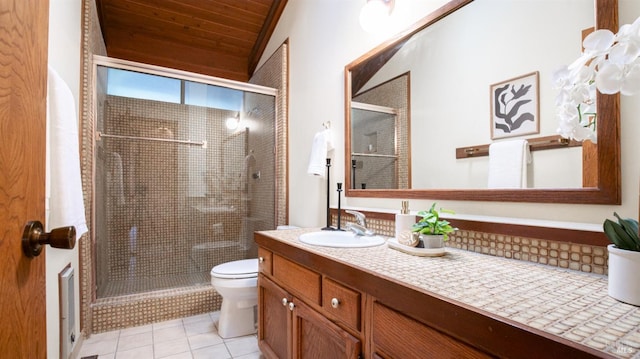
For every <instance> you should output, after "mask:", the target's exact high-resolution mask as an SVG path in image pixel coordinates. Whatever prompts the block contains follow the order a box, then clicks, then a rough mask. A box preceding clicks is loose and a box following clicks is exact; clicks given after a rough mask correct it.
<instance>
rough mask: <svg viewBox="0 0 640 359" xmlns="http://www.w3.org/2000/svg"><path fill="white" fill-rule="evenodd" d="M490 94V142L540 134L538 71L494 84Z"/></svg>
mask: <svg viewBox="0 0 640 359" xmlns="http://www.w3.org/2000/svg"><path fill="white" fill-rule="evenodd" d="M489 90H490V93H491V139H494V140H495V139H500V138H506V137H515V136H524V135H529V134H535V133H540V119H539V111H540V101H539V94H538V92H539V75H538V71H535V72H531V73H528V74H525V75H522V76H518V77H514V78H512V79H509V80H506V81H502V82H498V83H495V84H493V85H491V86H490V89H489Z"/></svg>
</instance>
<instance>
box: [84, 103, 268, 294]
mask: <svg viewBox="0 0 640 359" xmlns="http://www.w3.org/2000/svg"><path fill="white" fill-rule="evenodd" d="M247 97H250V98H251V99H250V100H247V101H246V103H248V104H250V105H251V106H254V107H253V108H258V107H259V108H260V111H259V112H260V113H259V114H258V113H257V112H258V110H255V111H254V114H253V115H252V116H253V117H252V122H253V123H252V124H251V128H252V130H251V131H250V130H249V128H246V129H245V128H241V129H239V130H237V131H236V132H233V133H230V131H229V130H227V129H226V127H225V125H224V121H225V119H226V118H227V117H231V116H234V115H235V112H232V111H225V110H217V109H211V108H206V107H199V106H187V105H179V104H172V103H166V102H158V101H149V100H140V99H132V98H126V97H118V96H107V98H106V102H105V103H104V106H103V108H104V111H105V115H104V124H102V123H100V122H99V123H98V130H99V131H101V132H102V133H104V134H108V135H119V136H130V137H137V138H142V139H136V138H113V137H105V136H102V137H101V138H100V140H99V141H98V146H97V161H96V180H98V179H103V180H101V181H99V182H98V181H97V182H96V184H98V183H100V184H101V185H102V186H96V196H98V197H100V198H102V199H103V201H102V203H103V204H105V205H104V206H100V207H97V208H96V211H97V212H96V232H97V235H96V243H97V259H96V260H97V264H98V273H97V277H98V283H102V285H99V286H98V292H97V296H98V298H104V297H112V296H117V295H123V294H134V293H140V292H145V291H150V290H157V289H166V288H173V287H181V286H190V285H203V284H208V283H209V271H210V270H211V268H212V267H213V266H215V265H217V264H220V263H224V262H228V261H232V260H237V259H244V258H248V257H253V256H255V248H253V246H252V245H251V244H252V243H253V240H252V233H253V231H254V230H261V229H271V228H274V223H273V210H272V208H273V170H272V168H273V155H271V156H269V154H270V152H267V151H264V149H263V148H260V147H267V148H271V147H272V146H273V135H271V136H269V133H271V134H272V133H273V131H272V130H271V131H270V130H269V129H270V128H272V127H273V126H272V125H271V124H270V122H272V121H273V120H272V119H273V118H274V114H273V99H272V98H271V97H270V96H266V95H247ZM261 97H267V99H266V100H264V99H263V100H260V98H261ZM260 102H263V103H262V104H261V103H260ZM269 104H270V105H271V106H269ZM257 126H261V127H263V128H262V129H257V130H256V127H257ZM254 132H255V135H253V133H254ZM260 133H266V134H265V135H264V136H262V137H260V136H259V134H260ZM252 137H258V138H256V139H253V140H250V139H251V138H252ZM146 138H153V139H165V140H167V141H150V140H144V139H146ZM188 138H192V139H193V140H192V144H184V143H175V142H169V141H173V140H181V139H188ZM269 139H271V140H270V141H269ZM200 141H207V144H208V145H207V146H206V148H204V147H203V146H201V145H199V144H198V143H199V142H200ZM249 143H251V145H249ZM254 152H256V154H255V155H256V156H258V158H257V159H256V158H255V157H251V161H248V160H247V159H246V158H247V157H248V156H249V155H251V156H253V153H254ZM258 154H265V155H263V156H259V155H258ZM245 166H248V167H247V169H248V172H249V173H245V172H244V170H245ZM258 172H260V173H261V176H260V178H253V177H252V175H253V174H255V173H258ZM101 192H102V193H101ZM252 209H255V210H256V212H261V213H254V212H252ZM249 215H250V216H251V218H247V217H249ZM102 226H104V228H101V227H102ZM243 229H244V230H243ZM103 276H106V278H103Z"/></svg>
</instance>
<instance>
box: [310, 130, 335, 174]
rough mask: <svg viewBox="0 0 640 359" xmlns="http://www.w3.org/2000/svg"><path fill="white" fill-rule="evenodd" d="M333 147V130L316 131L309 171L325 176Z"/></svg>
mask: <svg viewBox="0 0 640 359" xmlns="http://www.w3.org/2000/svg"><path fill="white" fill-rule="evenodd" d="M332 149H333V142H332V140H331V130H330V129H326V130H323V131H320V132H318V133H316V135H315V136H314V137H313V143H312V144H311V155H310V156H309V167H308V168H307V173H308V174H310V175H312V176H320V177H324V176H325V173H326V167H327V157H328V155H329V151H331V150H332Z"/></svg>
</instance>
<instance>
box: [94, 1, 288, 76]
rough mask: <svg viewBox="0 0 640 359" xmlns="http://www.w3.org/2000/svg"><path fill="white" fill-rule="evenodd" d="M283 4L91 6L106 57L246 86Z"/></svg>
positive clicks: (126, 3)
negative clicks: (93, 9) (99, 26)
mask: <svg viewBox="0 0 640 359" xmlns="http://www.w3.org/2000/svg"><path fill="white" fill-rule="evenodd" d="M286 3H287V0H96V4H97V7H98V17H99V19H100V25H101V27H102V35H103V37H104V41H105V43H106V46H107V55H108V56H109V57H114V58H119V59H124V60H130V61H136V62H142V63H146V64H152V65H158V66H164V67H170V68H175V69H180V70H185V71H191V72H196V73H201V74H206V75H211V76H216V77H222V78H226V79H231V80H237V81H248V79H249V78H250V77H251V75H252V74H253V72H254V71H255V69H256V66H257V64H258V61H259V60H260V57H261V56H262V54H263V52H264V49H265V47H266V45H267V42H268V41H269V38H270V37H271V34H272V33H273V30H274V28H275V25H276V23H277V22H278V19H279V18H280V15H281V14H282V11H283V10H284V7H285V5H286Z"/></svg>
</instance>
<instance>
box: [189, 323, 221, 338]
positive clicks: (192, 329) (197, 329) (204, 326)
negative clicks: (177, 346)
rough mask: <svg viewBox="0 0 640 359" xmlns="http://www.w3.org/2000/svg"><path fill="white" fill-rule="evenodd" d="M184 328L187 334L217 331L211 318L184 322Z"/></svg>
mask: <svg viewBox="0 0 640 359" xmlns="http://www.w3.org/2000/svg"><path fill="white" fill-rule="evenodd" d="M184 330H185V332H186V333H187V336H192V335H194V334H202V333H217V332H218V330H217V329H216V326H215V325H213V322H212V321H211V320H209V321H201V322H193V323H188V324H185V325H184Z"/></svg>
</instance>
